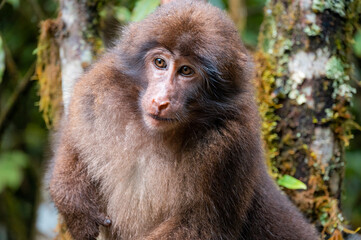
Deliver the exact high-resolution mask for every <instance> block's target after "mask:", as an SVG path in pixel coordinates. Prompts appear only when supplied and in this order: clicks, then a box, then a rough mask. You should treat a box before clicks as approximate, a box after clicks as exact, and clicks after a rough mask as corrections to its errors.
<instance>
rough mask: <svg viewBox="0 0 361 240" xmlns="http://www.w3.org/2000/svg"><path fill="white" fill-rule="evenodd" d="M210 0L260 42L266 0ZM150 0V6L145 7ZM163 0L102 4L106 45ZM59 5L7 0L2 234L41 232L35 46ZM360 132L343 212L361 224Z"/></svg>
mask: <svg viewBox="0 0 361 240" xmlns="http://www.w3.org/2000/svg"><path fill="white" fill-rule="evenodd" d="M89 2H92V1H89ZM211 2H212V3H213V4H214V5H216V6H218V7H220V8H223V9H226V10H227V11H229V13H230V15H231V17H232V18H233V19H234V20H235V22H236V24H237V26H238V27H239V29H240V32H242V38H243V40H244V42H245V43H246V44H247V45H248V47H249V49H251V50H252V49H255V47H256V46H257V39H258V32H259V28H260V24H261V23H262V20H263V7H264V5H265V0H246V1H232V0H229V1H226V0H224V1H223V0H213V1H211ZM104 3H105V1H104ZM146 3H149V5H146V7H144V4H146ZM158 4H159V1H157V0H154V1H136V0H113V1H107V4H106V5H104V4H103V6H101V9H102V10H101V14H100V16H101V18H100V19H99V21H100V24H99V25H100V26H102V28H103V31H102V32H103V35H102V37H103V39H105V45H109V44H110V43H111V39H112V38H113V37H114V34H113V33H112V32H111V31H109V30H107V29H109V28H110V29H113V28H114V26H117V25H119V24H124V23H126V22H128V21H135V20H138V19H140V18H142V17H143V16H144V15H146V14H147V12H148V11H150V10H151V9H153V8H154V7H156V6H157V5H158ZM104 6H105V7H104ZM57 8H58V2H57V1H55V0H0V239H1V240H2V239H15V240H18V239H19V240H21V239H34V238H39V236H40V235H39V233H38V231H39V228H37V227H36V224H35V223H36V220H37V212H38V211H37V209H38V205H39V202H40V201H41V200H42V194H41V190H42V179H43V178H44V173H45V169H46V165H47V162H48V160H49V156H50V155H51V154H49V152H50V150H49V144H48V134H49V131H48V128H47V126H49V125H50V123H49V122H45V121H44V118H43V115H42V114H44V112H43V113H42V112H40V111H39V105H41V106H43V105H42V103H41V102H40V98H39V91H46V90H44V89H42V90H41V89H40V87H39V84H38V82H37V81H34V80H35V79H36V78H35V77H33V76H34V75H35V62H36V53H38V51H41V50H42V49H39V48H38V47H37V43H38V40H39V39H38V38H39V29H40V22H41V21H42V20H45V19H47V18H56V16H57ZM110 16H114V18H113V17H110ZM354 39H355V41H354V48H353V50H354V52H353V58H354V62H353V64H354V74H355V77H354V79H353V81H352V85H353V87H355V88H356V89H357V90H358V93H357V94H355V95H354V96H353V100H352V103H353V105H352V107H351V108H352V109H351V111H352V113H353V115H354V116H355V121H356V122H358V123H361V85H360V83H359V82H358V81H357V79H360V73H361V31H359V32H358V33H357V34H356V36H355V38H354ZM42 94H44V93H43V92H42ZM43 109H44V108H43ZM45 109H46V108H45ZM50 112H51V111H50ZM45 114H46V115H47V114H49V112H46V111H45ZM45 119H47V118H46V117H45ZM353 135H354V139H353V140H352V141H351V142H350V146H349V147H348V149H347V153H346V159H347V165H346V176H345V181H344V189H345V190H344V197H343V212H344V214H345V216H346V218H347V219H348V220H349V221H350V224H351V225H352V226H353V227H354V228H356V227H358V226H361V133H360V131H356V130H355V131H354V132H353Z"/></svg>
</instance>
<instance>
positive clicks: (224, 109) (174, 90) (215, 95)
mask: <svg viewBox="0 0 361 240" xmlns="http://www.w3.org/2000/svg"><path fill="white" fill-rule="evenodd" d="M116 49H117V50H118V51H119V55H120V57H121V58H122V67H123V72H125V74H126V75H128V77H129V78H130V79H132V80H133V82H134V83H135V84H137V85H138V86H139V89H140V90H139V99H138V103H139V110H140V111H139V112H140V113H141V115H142V119H143V120H144V123H145V125H146V127H147V128H148V129H150V130H156V131H166V130H170V129H174V128H176V127H180V126H184V125H186V124H191V123H200V124H213V123H215V122H219V121H220V120H221V119H224V118H227V119H229V118H232V114H236V113H237V112H238V111H239V110H237V109H236V108H237V106H236V105H237V104H235V101H238V100H239V99H238V98H239V96H240V94H241V93H242V92H243V91H246V90H247V89H248V87H247V86H248V85H249V78H250V77H249V76H248V75H249V72H250V71H249V70H250V68H251V67H250V66H251V64H250V63H251V61H250V60H249V57H248V55H247V52H246V50H245V48H244V46H243V45H242V43H241V41H240V38H239V34H238V32H237V30H236V28H235V26H234V24H233V23H232V21H231V20H230V19H229V18H228V17H227V16H226V14H225V13H224V12H222V11H221V10H220V9H218V8H216V7H213V6H211V5H210V4H208V3H204V2H201V1H191V0H178V1H177V0H175V1H172V2H171V3H168V4H165V5H163V6H161V7H159V8H158V9H157V10H156V11H155V12H154V13H153V14H151V15H150V16H149V17H148V18H146V19H145V20H143V21H141V22H137V23H132V24H130V25H129V26H128V27H127V28H125V29H124V30H123V37H122V39H121V41H120V43H119V44H118V46H117V48H116Z"/></svg>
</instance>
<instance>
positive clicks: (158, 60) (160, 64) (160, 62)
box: [154, 58, 167, 69]
mask: <svg viewBox="0 0 361 240" xmlns="http://www.w3.org/2000/svg"><path fill="white" fill-rule="evenodd" d="M154 64H155V66H156V67H157V68H159V69H164V68H166V67H167V64H166V62H165V61H164V60H163V59H161V58H156V59H154Z"/></svg>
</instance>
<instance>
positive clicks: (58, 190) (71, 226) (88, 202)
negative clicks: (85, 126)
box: [50, 141, 111, 240]
mask: <svg viewBox="0 0 361 240" xmlns="http://www.w3.org/2000/svg"><path fill="white" fill-rule="evenodd" d="M54 161H55V162H54V168H53V171H52V175H51V180H50V194H51V196H52V199H53V201H54V203H55V205H56V207H57V208H58V210H59V212H60V213H61V215H62V216H63V217H64V220H65V223H66V225H67V228H68V230H69V232H70V234H71V235H72V237H73V238H74V239H76V240H83V239H87V240H95V239H96V237H97V236H98V235H99V225H103V226H109V225H110V224H111V221H110V220H109V219H108V218H107V217H106V216H105V214H103V213H102V212H101V209H99V207H98V206H99V204H98V203H97V202H98V201H99V196H98V193H97V186H96V185H95V184H94V183H93V182H92V181H91V180H90V179H89V177H88V174H87V169H86V167H85V166H84V165H83V164H82V163H81V162H80V161H79V159H78V157H77V154H76V153H75V150H74V149H72V147H70V146H69V145H68V144H67V142H65V141H63V142H62V143H61V144H60V146H59V147H58V149H57V152H56V155H55V159H54Z"/></svg>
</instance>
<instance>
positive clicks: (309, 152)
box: [255, 0, 361, 239]
mask: <svg viewBox="0 0 361 240" xmlns="http://www.w3.org/2000/svg"><path fill="white" fill-rule="evenodd" d="M360 10H361V1H358V0H353V1H352V0H293V1H292V0H270V1H269V2H268V4H267V6H266V8H265V18H264V22H263V25H262V28H261V33H260V36H259V51H258V52H257V53H256V56H255V58H256V70H257V71H258V73H257V79H256V85H257V91H258V100H259V104H260V112H261V115H262V118H263V125H262V126H263V136H264V140H265V143H266V155H267V158H268V163H269V165H270V167H271V171H272V174H273V175H274V176H275V177H276V178H277V179H280V178H282V177H283V176H284V175H291V176H294V177H295V178H297V179H299V180H301V181H302V182H304V183H306V185H307V186H308V188H307V190H290V189H285V191H286V193H287V194H288V195H289V196H290V198H291V199H292V200H293V202H294V203H295V204H296V205H297V206H298V207H299V208H300V209H301V210H302V211H303V212H304V213H305V214H306V216H307V217H308V218H309V219H310V220H311V221H312V222H313V223H315V224H316V226H317V227H318V228H319V229H320V230H321V231H322V235H323V237H324V238H325V237H327V236H332V238H333V239H342V238H338V237H341V232H345V231H346V232H347V231H348V230H347V229H345V228H344V227H343V223H344V219H343V217H342V214H341V210H340V197H341V184H342V179H343V174H344V165H345V160H344V148H345V146H347V145H348V142H349V140H350V138H351V133H350V127H351V126H352V124H353V122H352V118H351V116H350V114H349V113H348V111H347V106H348V105H349V103H350V99H351V96H352V94H353V93H354V92H355V90H354V89H353V88H352V87H351V86H350V78H351V64H350V59H349V55H350V50H351V49H350V48H351V41H352V36H353V34H354V32H355V29H356V27H357V26H356V24H357V22H358V18H359V14H360Z"/></svg>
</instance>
